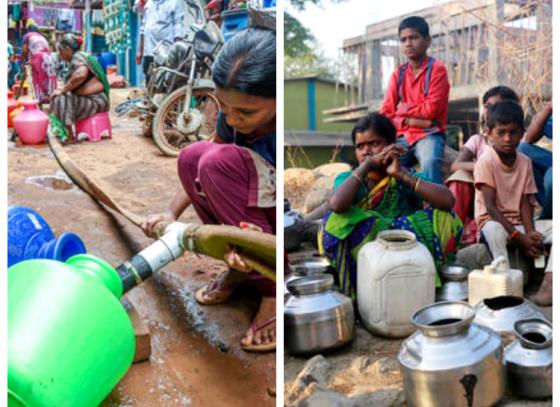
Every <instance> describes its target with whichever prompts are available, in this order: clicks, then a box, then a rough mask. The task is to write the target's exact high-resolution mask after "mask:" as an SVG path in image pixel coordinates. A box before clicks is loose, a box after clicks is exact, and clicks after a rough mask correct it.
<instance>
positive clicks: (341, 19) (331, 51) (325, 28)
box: [285, 0, 448, 59]
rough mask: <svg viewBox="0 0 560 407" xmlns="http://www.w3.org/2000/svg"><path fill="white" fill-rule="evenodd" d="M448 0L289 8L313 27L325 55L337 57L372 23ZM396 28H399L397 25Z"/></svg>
mask: <svg viewBox="0 0 560 407" xmlns="http://www.w3.org/2000/svg"><path fill="white" fill-rule="evenodd" d="M447 1H448V0H347V1H345V2H343V3H341V4H332V3H330V2H329V0H323V3H325V5H324V6H323V7H318V6H314V5H310V6H307V8H306V10H305V11H303V12H297V11H295V10H294V9H293V8H291V7H290V6H289V4H287V5H286V8H287V10H288V11H290V12H291V14H293V15H295V16H296V17H297V18H298V19H299V20H300V21H301V22H302V24H303V25H304V26H305V27H307V28H309V29H310V30H311V32H312V33H313V35H314V36H315V37H316V38H317V40H318V41H319V45H320V46H321V48H322V49H323V51H324V52H325V54H326V55H327V56H328V57H331V58H334V59H336V58H337V57H338V49H339V48H340V47H341V46H342V41H343V40H344V39H346V38H350V37H354V36H357V35H361V34H364V33H365V28H366V26H367V25H368V24H371V23H375V22H378V21H382V20H386V19H388V18H391V17H396V16H399V15H402V14H406V13H411V12H413V11H416V10H421V9H423V8H426V7H430V6H433V5H435V4H442V3H446V2H447ZM285 4H286V3H285ZM396 29H397V27H395V30H396Z"/></svg>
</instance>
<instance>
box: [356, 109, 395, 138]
mask: <svg viewBox="0 0 560 407" xmlns="http://www.w3.org/2000/svg"><path fill="white" fill-rule="evenodd" d="M368 130H370V131H371V132H372V133H375V134H376V135H378V136H380V137H383V138H384V139H385V140H387V143H388V144H393V143H394V142H395V141H396V140H397V130H396V129H395V126H393V123H391V120H389V119H388V118H387V117H385V116H383V115H382V114H378V113H373V114H369V115H367V116H366V117H362V118H361V119H360V120H358V122H357V123H356V125H355V126H354V128H353V129H352V144H354V145H356V134H357V133H363V132H365V131H368Z"/></svg>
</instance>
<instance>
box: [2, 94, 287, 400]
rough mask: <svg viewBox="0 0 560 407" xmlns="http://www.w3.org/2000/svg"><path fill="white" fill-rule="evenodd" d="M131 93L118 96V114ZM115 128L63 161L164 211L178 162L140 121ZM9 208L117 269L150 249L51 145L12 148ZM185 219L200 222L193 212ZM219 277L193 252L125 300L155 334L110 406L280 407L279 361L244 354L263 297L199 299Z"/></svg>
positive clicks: (131, 205) (135, 207)
mask: <svg viewBox="0 0 560 407" xmlns="http://www.w3.org/2000/svg"><path fill="white" fill-rule="evenodd" d="M127 93H128V91H127V90H116V91H113V92H112V106H115V105H116V104H117V103H118V102H119V101H122V100H124V99H125V97H126V94H127ZM111 120H112V125H113V138H112V139H111V140H103V141H101V142H98V143H90V142H82V143H79V144H76V145H70V146H66V147H65V151H66V153H67V154H68V155H69V157H70V158H71V159H72V160H73V161H74V162H75V163H76V164H78V165H79V166H80V167H81V168H82V170H83V171H84V172H85V173H87V174H88V175H89V176H91V177H93V178H94V179H95V180H96V181H97V182H98V183H99V184H100V185H101V187H102V188H103V189H104V190H105V191H106V192H108V194H109V195H111V196H112V197H113V198H114V199H115V200H116V201H117V202H118V203H119V204H120V205H122V206H123V207H125V208H127V209H129V210H131V211H133V212H136V213H138V214H141V215H148V214H150V213H155V212H159V211H161V210H163V209H165V208H166V206H167V204H168V203H169V201H170V200H171V198H172V197H173V195H174V193H175V191H176V189H177V188H178V187H179V185H180V184H179V180H178V177H177V171H176V160H175V159H174V158H172V157H166V156H164V155H162V154H161V153H160V151H159V150H158V148H157V147H156V146H155V144H154V142H153V140H151V139H149V138H144V137H142V135H141V123H140V122H139V121H138V119H136V118H128V117H121V118H118V117H116V116H115V115H114V114H113V113H112V115H111ZM8 205H23V206H27V207H30V208H32V209H34V210H36V211H38V212H39V213H40V214H41V215H42V216H43V217H44V218H45V219H46V220H47V222H48V223H49V224H50V225H51V226H52V228H53V229H54V232H55V234H56V235H59V234H61V233H64V232H75V233H77V234H78V235H79V236H80V237H81V238H82V239H83V240H84V242H85V244H86V247H87V249H88V252H89V253H91V254H95V255H97V256H99V257H101V258H103V259H105V260H107V261H108V262H109V263H111V264H112V265H114V266H117V265H119V264H120V263H121V262H122V261H123V260H126V259H127V258H129V257H131V256H132V255H133V254H134V253H136V252H138V251H139V250H141V249H142V248H143V247H145V246H146V245H148V244H149V243H150V242H151V240H150V239H149V238H147V237H145V236H144V235H143V233H142V232H141V231H140V230H139V229H138V228H136V227H135V226H134V225H132V224H130V223H129V222H128V221H127V220H126V219H124V218H123V217H122V216H120V215H119V214H116V213H114V212H112V211H110V210H106V209H104V208H103V207H101V206H100V205H98V204H97V203H96V202H95V201H94V200H93V199H92V198H90V196H89V195H87V194H85V193H84V192H82V191H81V190H80V189H78V188H77V187H76V186H75V185H73V184H72V182H71V181H70V180H69V179H68V178H67V177H66V176H65V174H64V172H63V171H62V170H61V169H60V167H59V166H58V163H57V162H56V160H55V159H54V157H53V155H52V153H51V151H50V149H49V147H48V146H46V145H41V146H37V147H32V146H23V145H21V144H20V143H19V142H17V141H16V142H15V143H12V142H9V143H8ZM180 220H181V221H183V222H197V223H198V222H199V220H198V218H197V216H196V214H195V213H194V211H193V210H192V209H189V210H187V211H186V213H185V214H184V215H183V216H182V218H181V219H180ZM222 270H224V263H223V262H220V261H217V260H213V259H210V258H207V257H203V256H201V257H199V256H197V255H194V254H189V253H187V254H185V255H184V256H183V257H182V258H181V259H179V260H177V261H176V262H174V263H172V264H170V265H168V266H167V267H165V268H164V269H163V270H161V271H160V272H159V273H158V274H157V275H156V276H154V277H153V278H151V279H150V280H148V281H146V282H144V283H143V284H142V285H141V286H139V287H137V288H135V289H133V290H132V291H130V292H129V293H128V294H126V300H128V301H129V302H131V303H132V304H133V306H134V307H135V308H136V310H137V311H138V313H139V314H140V315H141V317H142V319H143V320H144V322H145V323H146V324H147V326H148V328H149V330H150V333H151V341H152V352H151V358H150V360H149V361H148V362H144V363H138V364H134V365H133V366H132V367H131V369H130V370H129V372H128V373H127V374H126V376H125V377H124V378H123V379H122V380H121V382H120V383H119V384H118V385H117V387H116V388H115V389H114V390H113V392H112V393H111V394H110V395H109V396H108V398H107V399H106V400H105V402H104V403H103V405H104V406H115V407H116V406H119V407H125V406H127V407H128V406H135V407H136V406H139V407H140V406H141V407H144V406H146V407H151V406H154V407H156V406H157V407H159V406H225V405H227V406H248V405H251V406H273V405H275V402H276V401H275V394H276V389H275V378H276V376H275V375H276V370H275V365H276V362H275V354H274V353H269V354H265V355H260V354H249V353H246V352H244V351H242V350H241V349H240V347H239V341H240V340H241V338H242V336H243V334H244V332H245V330H247V329H248V327H249V325H250V323H251V320H252V317H253V316H254V314H255V312H256V310H257V306H258V298H253V297H251V291H250V290H246V292H240V293H238V294H237V295H235V297H234V298H233V299H232V300H231V301H229V302H228V303H226V304H223V305H215V306H208V307H205V306H200V305H198V304H197V303H196V301H195V300H194V297H193V294H194V290H196V289H197V288H198V287H201V286H202V285H203V284H205V283H207V282H208V281H210V280H211V279H212V278H213V277H214V276H216V275H217V274H218V273H219V272H221V271H222Z"/></svg>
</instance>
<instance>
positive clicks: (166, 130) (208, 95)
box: [150, 21, 224, 156]
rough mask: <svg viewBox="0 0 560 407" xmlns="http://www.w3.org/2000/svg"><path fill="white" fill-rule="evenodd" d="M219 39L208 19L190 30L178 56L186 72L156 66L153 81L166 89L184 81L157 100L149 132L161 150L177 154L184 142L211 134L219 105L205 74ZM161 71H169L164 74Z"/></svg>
mask: <svg viewBox="0 0 560 407" xmlns="http://www.w3.org/2000/svg"><path fill="white" fill-rule="evenodd" d="M223 43H224V38H223V36H222V33H221V31H220V29H219V28H218V26H217V25H216V24H215V23H214V22H213V21H209V22H207V23H205V24H204V26H203V27H202V28H201V29H200V30H198V31H197V32H196V33H195V34H194V37H193V41H192V43H191V44H190V45H191V47H190V48H189V50H188V53H186V57H185V58H181V57H180V56H179V58H178V61H180V67H181V68H182V69H184V68H185V67H188V75H185V74H184V73H182V72H176V71H173V70H170V69H169V68H167V67H160V68H158V73H157V75H158V76H159V78H154V81H155V82H156V83H161V84H162V85H163V86H164V87H166V88H167V89H170V88H172V87H174V86H175V85H176V84H183V83H184V82H183V81H186V84H184V86H180V87H178V88H176V90H174V91H173V92H171V93H170V94H168V96H167V97H165V99H164V100H163V101H161V103H158V104H157V110H156V112H155V114H154V119H153V124H152V133H153V137H154V141H155V143H156V144H157V146H158V147H159V148H160V150H161V151H162V152H163V153H165V154H167V155H171V156H177V155H178V154H179V151H180V150H181V149H182V148H184V147H185V146H186V145H188V144H190V143H192V142H195V141H199V140H210V139H212V137H213V136H214V133H215V128H216V121H217V118H218V111H219V107H218V100H217V99H216V97H215V96H214V89H215V86H214V83H213V82H212V81H211V80H210V79H209V78H210V74H211V67H212V64H213V62H214V60H215V58H216V56H217V55H218V52H219V51H220V49H221V47H222V45H223ZM170 55H171V54H170ZM168 59H170V58H168ZM162 72H163V73H172V75H171V76H170V77H166V76H165V74H161V73H162ZM154 76H156V75H154ZM168 79H169V80H170V81H171V83H169V84H167V83H166V81H167V80H168ZM150 82H151V81H150Z"/></svg>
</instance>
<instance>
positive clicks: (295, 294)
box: [284, 274, 354, 354]
mask: <svg viewBox="0 0 560 407" xmlns="http://www.w3.org/2000/svg"><path fill="white" fill-rule="evenodd" d="M332 285H333V277H332V276H331V275H329V274H318V275H312V276H307V277H301V278H298V279H296V280H293V281H290V282H289V283H288V290H289V291H290V294H291V296H290V297H289V299H288V301H287V302H286V304H285V306H284V329H285V335H284V336H285V340H284V343H285V345H286V350H287V351H288V352H289V353H291V354H313V353H319V352H324V351H328V350H331V349H335V348H338V347H340V346H343V345H345V344H347V343H348V342H350V341H352V339H353V338H354V307H353V306H352V300H351V299H350V298H348V297H346V296H344V295H342V294H340V293H337V292H335V291H333V290H332Z"/></svg>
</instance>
